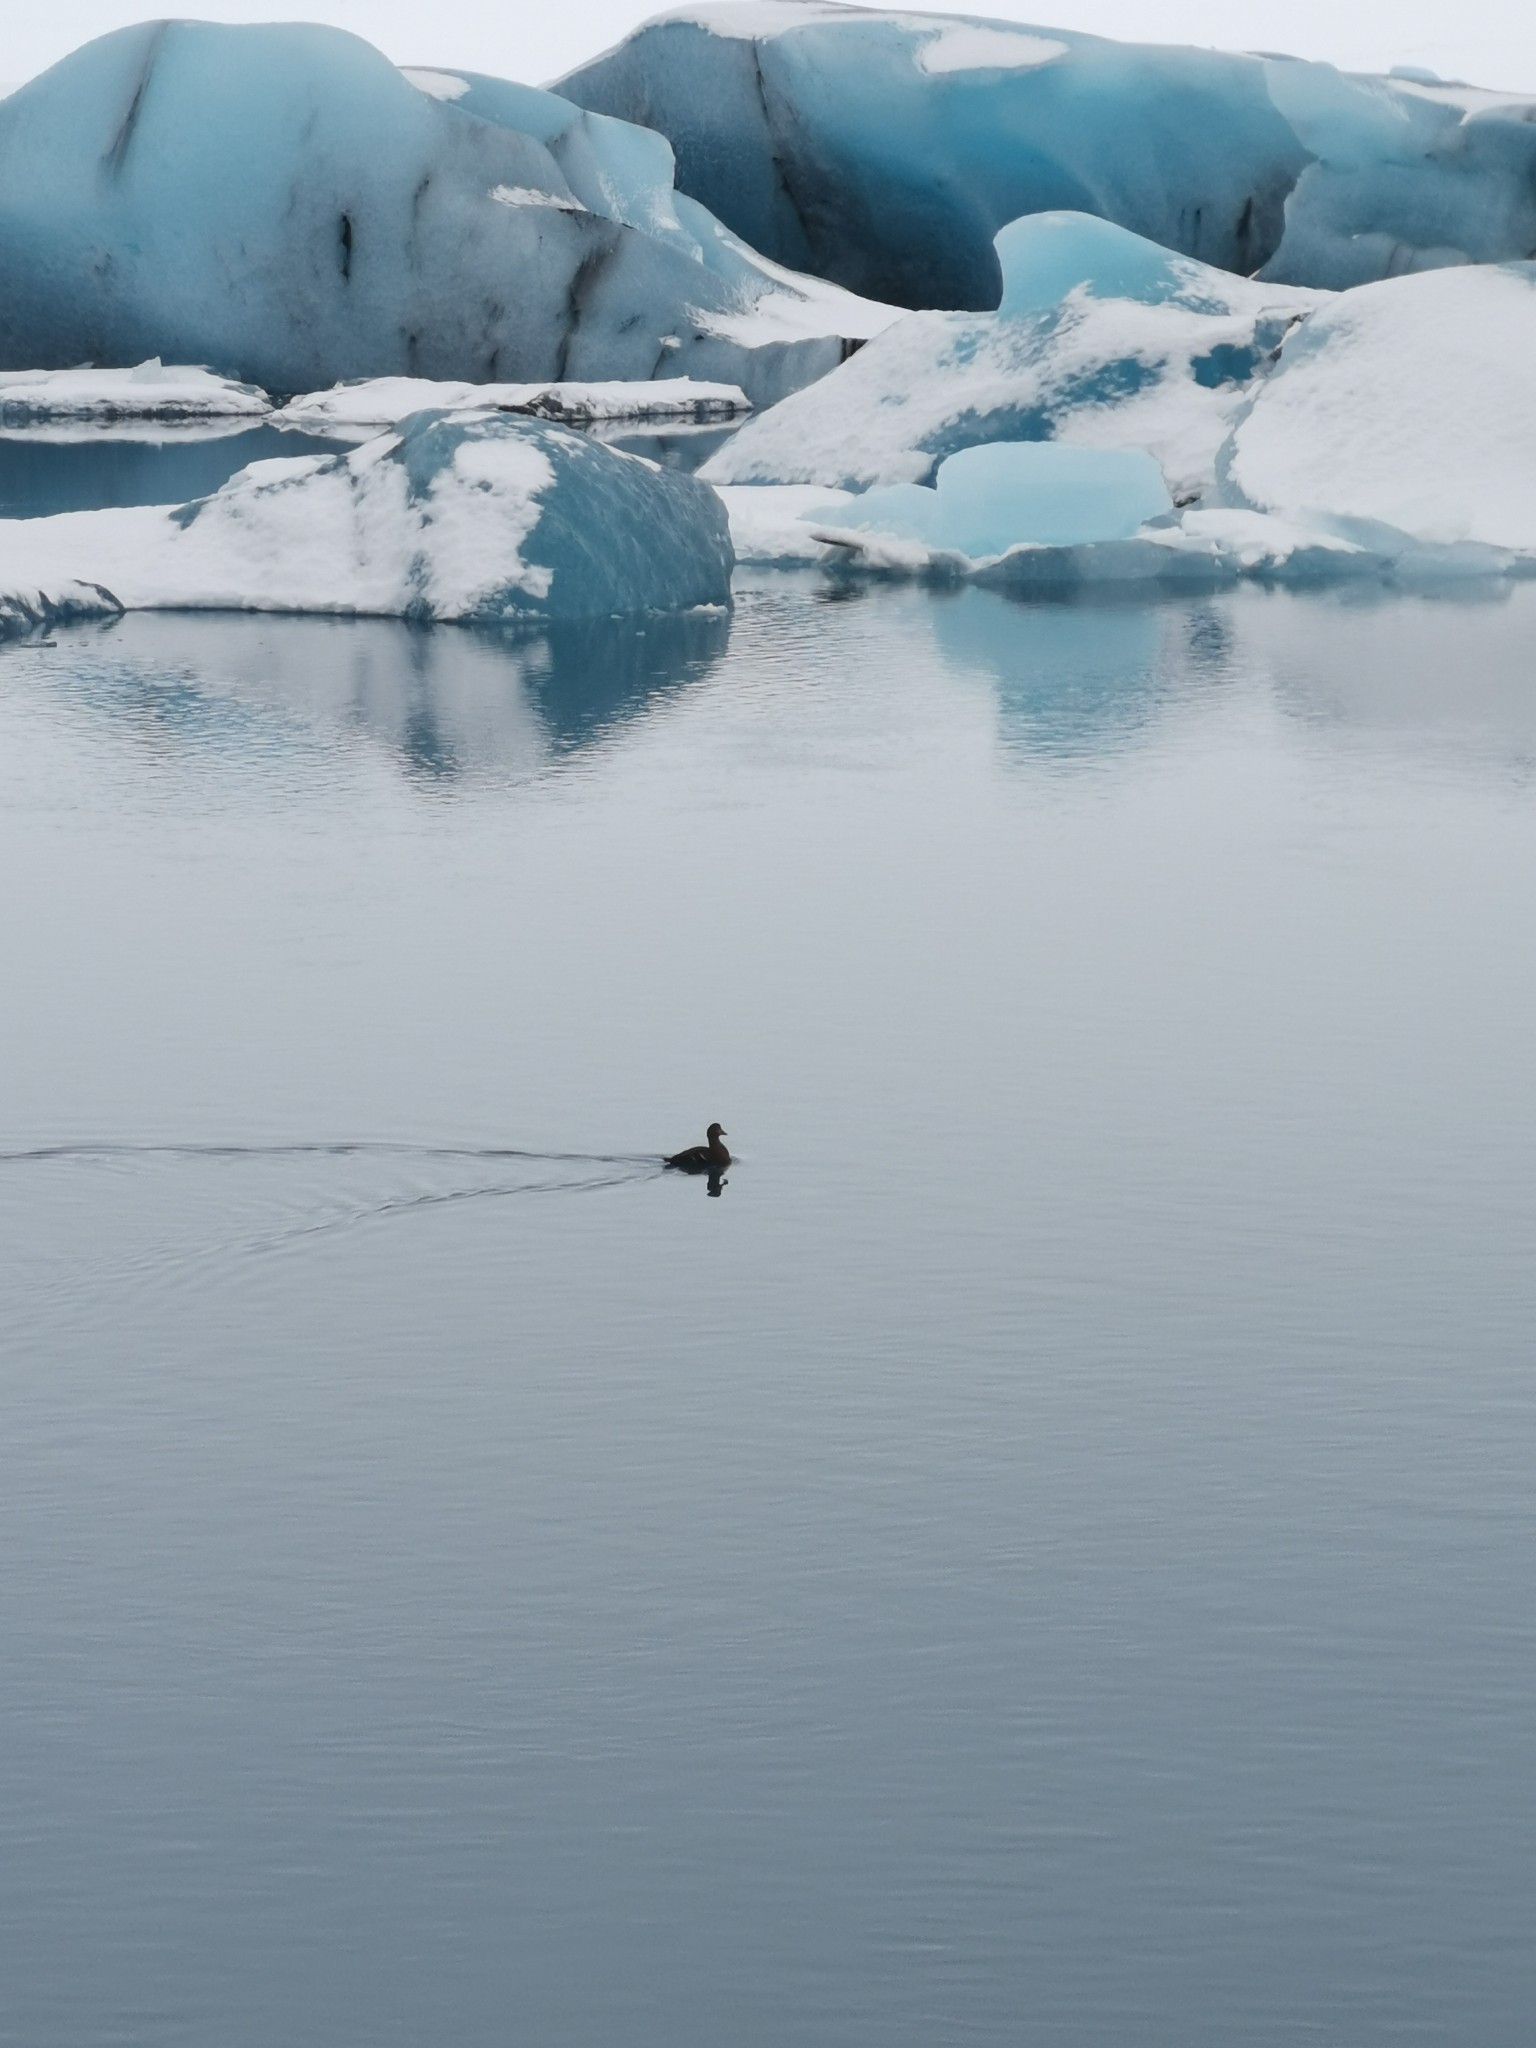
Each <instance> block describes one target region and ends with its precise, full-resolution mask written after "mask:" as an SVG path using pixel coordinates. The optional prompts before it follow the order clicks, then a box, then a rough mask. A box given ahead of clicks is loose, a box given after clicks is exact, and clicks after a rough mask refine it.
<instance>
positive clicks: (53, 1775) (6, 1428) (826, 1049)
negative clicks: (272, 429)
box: [0, 577, 1536, 2048]
mask: <svg viewBox="0 0 1536 2048" xmlns="http://www.w3.org/2000/svg"><path fill="white" fill-rule="evenodd" d="M1533 645H1536V591H1531V590H1525V591H1520V592H1517V593H1515V594H1514V595H1513V596H1512V597H1508V598H1506V599H1504V600H1501V601H1488V602H1465V603H1451V602H1430V601H1427V600H1417V599H1406V598H1399V599H1393V600H1377V599H1361V598H1359V597H1353V598H1340V597H1314V598H1301V597H1289V596H1280V595H1271V596H1265V595H1261V594H1257V593H1252V592H1249V593H1241V594H1238V595H1234V596H1231V597H1224V598H1221V599H1219V600H1216V601H1212V602H1199V603H1182V602H1181V603H1177V604H1167V605H1160V606H1150V607H1145V608H1142V607H1131V608H1123V609H1079V608H1072V607H1035V608H1025V607H1022V606H1016V605H1012V604H1010V603H1008V602H1007V601H1005V600H1003V599H1000V598H997V597H994V596H991V595H988V594H985V593H980V592H972V593H969V594H965V595H961V596H956V597H948V598H945V597H936V596H933V595H929V594H926V593H923V592H920V591H914V590H907V589H899V588H874V589H871V590H868V591H867V592H865V593H864V594H862V595H848V594H846V593H842V592H839V591H837V590H836V589H834V588H832V587H830V586H827V585H824V584H822V583H820V582H819V581H818V580H817V579H816V578H814V577H807V578H805V579H803V580H798V579H794V578H788V577H779V578H765V579H762V580H761V581H759V583H758V584H757V585H756V586H755V587H749V588H748V589H747V590H746V591H745V592H744V593H743V595H742V598H741V600H740V602H739V605H738V608H737V611H736V613H735V616H734V618H732V619H729V620H727V619H725V618H723V617H712V618H710V617H706V618H701V619H693V620H689V621H684V622H682V623H681V624H678V623H675V622H674V623H673V624H671V625H653V626H651V627H649V628H648V629H646V630H644V631H636V629H635V628H634V627H633V626H624V627H612V628H607V627H605V628H603V629H601V630H593V631H589V632H585V633H577V634H572V635H569V636H565V637H561V638H558V639H555V640H542V641H534V642H530V643H527V644H524V645H522V646H517V645H509V644H507V643H504V642H500V641H497V640H495V639H487V638H481V637H477V636H475V635H473V634H471V633H468V632H463V631H457V630H454V629H438V630H435V631H412V630H410V629H407V628H404V627H397V626H393V625H377V624H351V625H348V624H343V623H329V622H315V621H309V622H304V621H279V620H230V619H225V620H195V619H175V618H160V619H154V618H147V617H140V618H133V619H128V620H125V621H123V622H122V623H121V624H120V625H118V626H117V627H116V628H114V629H111V630H101V631H78V632H75V633H63V632H61V633H60V634H59V635H58V636H57V640H56V644H54V645H52V646H46V647H20V646H11V647H9V648H6V649H0V864H3V873H4V875H5V877H6V884H5V887H4V889H3V890H0V960H3V962H4V996H3V1001H0V1150H3V1151H4V1152H5V1153H6V1154H7V1155H8V1156H7V1157H6V1158H5V1159H4V1160H0V1420H3V1428H0V1560H3V1568H0V1958H3V1982H4V1991H3V1995H0V2041H3V2042H4V2043H7V2044H16V2048H66V2044H67V2048H107V2044H113V2048H119V2044H144V2048H167V2044H187V2048H191V2044H197V2048H207V2044H212V2043H218V2044H221V2048H277V2044H285V2048H286V2044H292V2048H310V2044H313V2048H378V2044H382V2043H400V2044H418V2043H443V2044H454V2048H481V2044H487V2048H489V2044H500V2043H505V2042H509V2041H526V2042H537V2043H558V2044H571V2048H589V2044H590V2048H719V2044H722V2043H735V2044H743V2048H748V2044H750V2048H759V2044H760V2048H785V2044H805V2048H939V2044H945V2048H948V2044H953V2043H957V2042H973V2043H983V2044H987V2048H994V2044H995V2048H1003V2044H1015V2043H1020V2042H1027V2043H1030V2044H1036V2043H1038V2044H1051V2048H1058V2044H1059V2048H1132V2044H1134V2048H1148V2044H1156V2048H1165V2044H1166V2048H1231V2044H1234V2043H1243V2044H1271V2043H1274V2044H1292V2043H1295V2044H1308V2048H1314V2044H1341V2048H1362V2044H1387V2043H1391V2044H1394V2048H1396V2044H1400V2043H1404V2042H1412V2041H1420V2042H1431V2043H1446V2044H1457V2048H1467V2044H1477V2048H1484V2044H1486V2048H1494V2044H1498V2048H1504V2044H1509V2048H1514V2044H1523V2043H1525V2042H1527V2041H1528V2040H1529V2039H1530V2034H1531V2025H1532V2019H1531V2015H1532V2013H1533V2011H1536V1951H1533V1946H1532V1942H1531V1927H1532V1924H1533V1906H1536V1619H1533V1611H1532V1586H1533V1583H1536V1508H1533V1501H1532V1477H1531V1475H1532V1471H1533V1468H1536V1379H1533V1355H1532V1354H1533V1338H1532V1331H1533V1328H1536V1260H1533V1246H1536V1090H1533V1087H1532V1083H1531V1073H1532V1063H1533V1056H1536V1055H1533V1044H1536V1034H1533V1021H1536V889H1533V886H1532V877H1533V875H1536V671H1533V662H1532V657H1531V653H1530V650H1531V648H1532V646H1533ZM714 1117H718V1118H719V1119H720V1120H721V1121H722V1122H723V1123H724V1124H725V1125H726V1127H727V1129H728V1131H729V1133H730V1138H731V1143H732V1145H733V1146H734V1147H735V1148H736V1149H737V1150H738V1151H739V1153H740V1155H741V1158H740V1163H739V1164H738V1165H737V1166H736V1167H735V1168H734V1169H733V1170H732V1172H731V1174H730V1175H729V1178H728V1180H727V1183H726V1185H725V1187H724V1190H723V1192H722V1194H721V1195H720V1196H719V1198H718V1199H711V1198H710V1197H709V1195H708V1193H707V1191H706V1189H705V1187H704V1185H703V1184H702V1183H700V1182H697V1181H686V1180H682V1179H680V1178H678V1177H676V1176H665V1177H663V1176H662V1175H660V1174H659V1172H658V1171H657V1170H656V1164H655V1155H656V1154H657V1153H659V1152H660V1151H661V1150H662V1149H663V1148H671V1147H674V1146H677V1145H681V1144H685V1143H689V1142H693V1141H694V1140H695V1139H697V1138H698V1137H700V1136H701V1135H702V1130H703V1126H704V1124H705V1123H706V1122H708V1121H709V1120H710V1119H711V1118H714ZM37 1155H41V1156H37Z"/></svg>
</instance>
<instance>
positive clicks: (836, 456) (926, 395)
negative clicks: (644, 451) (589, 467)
mask: <svg viewBox="0 0 1536 2048" xmlns="http://www.w3.org/2000/svg"><path fill="white" fill-rule="evenodd" d="M997 248H998V256H999V259H1000V264H1001V269H1002V272H1003V275H1004V280H1005V283H1004V291H1003V300H1002V305H1001V306H1000V308H999V310H998V311H997V312H996V313H909V314H908V315H906V317H905V318H904V319H901V320H899V321H897V322H896V323H895V325H894V326H892V327H890V328H888V329H887V330H886V331H885V332H884V333H883V334H881V335H879V336H877V337H876V338H875V339H874V340H873V341H871V342H870V343H869V344H868V346H867V347H865V348H863V349H861V350H860V351H859V353H858V354H857V355H856V356H853V357H851V358H850V359H849V361H847V362H846V363H844V364H843V365H842V366H841V367H840V368H839V369H836V370H834V371H832V372H831V373H830V375H828V376H827V377H824V378H823V379H822V380H821V381H820V382H819V383H816V384H813V385H811V386H810V387H809V388H808V389H806V390H804V391H799V392H796V393H794V394H793V395H792V396H791V397H789V398H787V399H785V400H784V401H783V402H782V403H781V404H780V405H777V406H775V407H774V408H773V410H772V411H771V412H768V413H764V414H761V415H759V417H757V418H756V419H754V420H749V421H748V423H747V424H746V425H745V426H744V427H743V428H742V430H741V432H740V433H739V434H737V435H736V436H734V438H733V439H732V440H731V441H730V442H729V443H728V444H727V446H726V447H724V448H723V449H721V450H720V451H719V452H718V453H717V454H715V455H714V456H713V457H711V459H710V461H709V462H708V463H707V464H706V465H705V468H704V471H703V474H704V475H705V476H706V477H707V478H708V479H709V480H710V481H711V482H712V483H721V484H753V483H783V484H787V483H824V484H830V485H834V486H836V487H838V488H842V489H860V488H863V487H867V486H869V485H873V484H896V483H926V482H928V481H930V480H931V478H932V476H933V473H934V471H935V469H936V468H937V466H938V464H939V463H940V462H941V461H943V459H944V458H945V457H946V456H948V455H953V454H954V453H956V452H957V451H958V450H959V449H961V448H966V447H971V446H974V445H976V444H978V443H982V442H988V441H1001V440H1021V441H1044V440H1059V441H1067V442H1071V443H1073V444H1074V445H1079V446H1085V447H1137V448H1143V449H1145V450H1147V451H1148V452H1149V453H1150V454H1152V455H1153V456H1154V457H1155V458H1156V460H1157V461H1158V463H1159V464H1160V466H1161V468H1162V470H1163V474H1164V476H1165V477H1166V479H1167V482H1168V487H1169V490H1170V491H1171V492H1172V494H1173V495H1174V497H1176V498H1179V499H1189V498H1192V497H1195V496H1198V495H1199V494H1200V493H1202V492H1204V491H1206V490H1207V489H1208V488H1209V487H1210V485H1211V484H1212V482H1213V480H1214V473H1215V460H1216V451H1217V449H1218V448H1219V447H1220V446H1221V444H1222V442H1223V441H1224V440H1225V438H1226V436H1227V433H1228V431H1229V430H1230V428H1231V426H1232V423H1233V421H1234V419H1235V418H1236V417H1237V415H1238V413H1239V412H1240V411H1241V410H1242V408H1243V406H1244V405H1245V403H1246V402H1247V399H1248V397H1249V395H1250V392H1251V390H1252V388H1253V385H1254V382H1255V380H1256V379H1257V378H1260V377H1261V376H1262V375H1263V374H1264V372H1265V371H1266V370H1267V369H1268V368H1269V366H1270V360H1271V358H1272V357H1273V356H1274V355H1275V352H1276V350H1277V349H1278V347H1279V345H1280V342H1281V341H1282V339H1283V338H1284V336H1285V335H1286V333H1287V332H1288V331H1289V330H1290V328H1291V327H1292V326H1293V325H1294V324H1295V323H1296V321H1298V320H1299V319H1301V318H1303V317H1304V316H1305V315H1306V314H1308V313H1310V312H1311V311H1312V310H1313V309H1314V308H1315V307H1316V306H1318V305H1319V304H1321V303H1323V302H1324V301H1323V297H1322V295H1321V294H1318V293H1315V292H1303V291H1297V290H1295V289H1293V288H1291V287H1288V286H1283V285H1262V284H1254V283H1251V282H1249V281H1248V280H1247V279H1244V278H1236V277H1232V276H1230V275H1228V274H1227V273H1226V272H1225V271H1220V270H1214V269H1212V268H1211V267H1210V266H1209V265H1207V264H1203V263H1196V262H1193V261H1192V260H1191V259H1189V258H1187V257H1182V256H1176V255H1173V254H1171V253H1170V252H1169V251H1168V250H1166V249H1162V248H1159V247H1158V246H1157V245H1156V244H1155V243H1152V242H1148V241H1146V240H1144V239H1143V238H1142V237H1140V236H1138V235H1133V234H1130V233H1129V232H1128V231H1127V230H1126V229H1124V228H1117V227H1112V226H1111V225H1110V224H1109V223H1108V222H1107V221H1101V220H1096V219H1093V218H1091V217H1090V216H1088V215H1086V214H1078V213H1047V214H1031V215H1029V216H1027V217H1026V218H1025V219H1023V220H1020V221H1015V222H1014V223H1013V224H1012V225H1011V226H1009V227H1007V228H1005V229H1004V230H1003V231H1002V233H1001V234H1000V235H999V236H998V237H997Z"/></svg>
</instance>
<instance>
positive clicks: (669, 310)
mask: <svg viewBox="0 0 1536 2048" xmlns="http://www.w3.org/2000/svg"><path fill="white" fill-rule="evenodd" d="M492 83H494V82H492ZM506 90H507V92H508V93H509V94H510V95H513V96H514V97H515V96H516V95H517V91H518V89H517V88H507V89H506ZM476 91H477V94H478V98H479V101H480V102H482V104H478V105H477V110H476V111H470V110H469V109H468V108H467V106H466V104H465V99H466V98H467V97H469V95H468V94H466V95H465V96H461V97H460V98H458V99H455V98H445V97H434V96H433V95H432V94H431V93H430V92H425V91H422V90H420V89H418V87H417V86H416V85H413V84H412V83H411V82H410V81H409V80H408V79H407V78H405V77H403V76H402V75H401V73H400V72H399V71H398V70H397V69H396V68H395V66H394V65H392V64H390V63H389V62H388V61H387V59H385V58H384V57H383V56H382V55H381V54H380V53H379V52H378V51H377V50H374V49H373V48H371V47H370V46H369V45H368V44H367V43H365V42H362V41H360V40H359V39H358V38H357V37H355V36H350V35H347V34H345V33H344V32H343V31H341V30H339V29H332V28H325V27H319V26H315V25H306V24H300V25H290V26H275V25H265V24H263V25H257V26H245V27H226V26H220V25H216V24H212V23H208V22H194V21H162V22H146V23H142V24H140V25H138V26H136V27H133V28H127V29H121V30H118V31H116V32H114V33H112V34H110V35H106V36H103V37H101V38H100V39H99V40H97V41H96V42H93V43H88V44H87V45H85V47H84V48H82V49H79V50H77V51H75V52H74V53H73V55H71V56H69V57H66V58H65V59H64V60H63V61H62V62H61V63H59V64H56V65H54V66H53V68H52V69H51V70H49V71H47V72H44V73H43V74H42V76H41V77H39V78H36V79H34V80H33V81H32V82H31V83H30V84H29V85H26V86H24V87H22V88H21V90H20V91H19V92H16V93H14V94H13V95H12V96H11V97H10V98H8V99H6V100H4V101H3V102H0V194H3V200H0V276H3V277H4V279H5V290H4V293H3V294H0V363H6V364H10V365H13V366H19V367H31V366H34V365H36V366H42V367H50V366H55V365H58V366H63V365H68V364H73V363H79V362H82V361H92V362H98V363H100V362H105V363H125V362H133V361H136V360H138V359H139V358H141V357H144V356H147V355H151V354H159V355H162V356H165V357H167V358H170V357H176V358H179V359H180V360H182V361H191V362H203V363H208V364H211V365H212V366H213V367H214V368H215V369H216V370H217V371H219V372H220V373H222V374H224V375H227V376H230V377H238V378H240V379H243V380H249V381H252V382H254V383H256V384H259V385H261V386H263V387H264V388H265V389H266V390H268V391H272V392H277V393H283V394H288V393H293V392H307V391H313V390H318V389H321V388H323V387H325V386H327V385H330V384H332V383H334V382H336V381H338V380H340V379H354V378H361V377H383V376H410V377H426V378H430V379H434V380H439V379H451V380H455V381H466V380H473V381H476V382H481V383H501V382H504V381H507V380H516V381H519V382H523V381H530V380H541V381H557V380H558V381H566V380H608V379H613V378H623V379H650V378H652V377H655V376H662V377H667V378H672V377H679V376H696V377H699V378H702V379H705V380H708V381H716V382H725V383H729V384H732V385H738V386H740V387H742V388H743V389H744V390H745V391H746V392H747V395H748V396H749V397H750V398H751V399H752V400H753V401H754V402H755V403H766V402H771V400H773V399H774V398H777V397H780V396H782V394H783V393H784V392H785V391H787V390H790V389H793V388H795V387H796V386H798V385H799V384H802V383H804V382H806V381H808V380H809V379H810V378H813V377H815V376H818V375H820V374H822V372H824V371H825V370H827V369H829V368H830V367H832V366H833V365H834V364H836V363H837V362H839V361H840V360H841V359H842V356H843V355H844V354H845V353H846V351H847V349H848V347H849V346H850V345H851V344H852V343H853V342H854V341H857V340H859V339H862V338H863V337H864V336H866V335H867V334H869V333H870V332H872V331H874V327H875V326H877V325H878V324H879V322H880V320H881V319H882V318H889V317H890V314H889V311H888V309H884V308H880V307H872V306H870V305H868V304H867V303H865V302H864V301H862V300H856V299H854V298H852V297H851V296H850V295H849V294H847V293H846V292H842V291H840V290H838V289H837V287H835V286H832V285H828V284H826V283H825V282H823V281H821V280H819V279H806V280H796V279H794V278H792V277H790V276H789V275H788V273H786V272H785V271H783V270H782V268H781V267H779V266H776V265H774V264H771V263H765V262H762V261H759V260H757V259H756V258H754V257H753V256H752V253H751V252H750V251H745V250H744V249H743V247H742V245H741V244H740V242H739V241H737V240H736V238H735V237H734V236H731V235H729V234H727V232H726V231H725V230H724V229H723V228H721V227H720V225H719V223H718V222H715V221H713V220H712V219H711V218H710V217H709V216H708V215H707V214H706V213H705V212H704V209H703V208H702V207H699V206H697V205H696V204H695V203H694V202H692V201H688V200H678V199H677V195H676V194H675V193H674V192H673V191H672V187H671V154H670V151H669V149H668V146H667V144H666V143H665V141H663V140H662V138H660V137H659V136H646V137H644V138H641V139H639V140H636V139H635V138H634V137H626V135H625V134H624V132H623V124H621V123H616V122H611V121H609V122H602V123H598V122H595V121H593V120H591V119H590V118H589V117H588V116H586V115H584V114H582V113H581V112H580V111H579V110H577V109H575V108H570V109H568V111H567V113H566V114H565V115H562V116H560V118H561V119H563V120H565V121H566V122H567V125H568V126H571V127H573V128H574V129H580V130H581V131H582V136H583V137H584V140H583V145H582V146H583V148H584V149H585V156H584V158H583V159H582V161H581V163H580V164H579V165H578V162H577V154H578V152H577V149H576V139H575V138H573V139H572V141H571V146H570V147H569V148H567V149H566V151H565V154H566V157H567V160H568V161H569V162H570V164H571V166H572V173H573V175H574V176H576V177H577V183H578V184H579V185H580V187H581V190H580V191H577V190H575V189H573V186H572V183H571V180H570V179H569V178H568V177H567V175H566V172H565V170H563V169H562V167H561V162H560V161H559V160H558V158H557V156H556V154H555V153H554V151H553V150H552V148H551V147H549V146H546V144H545V142H544V141H542V140H541V139H540V137H539V135H538V134H537V133H534V132H530V131H529V130H528V129H525V128H521V127H519V126H517V125H516V118H515V110H514V109H512V108H511V107H510V106H508V107H506V108H503V109H502V111H501V113H500V114H499V115H498V114H497V113H495V112H494V111H492V110H490V109H489V107H488V106H487V105H485V104H483V102H485V101H487V100H488V99H489V98H490V97H491V95H490V92H489V87H487V88H486V89H485V91H484V92H480V91H479V89H478V88H477V89H476ZM531 99H532V101H533V102H537V103H539V119H540V120H541V121H544V122H545V123H546V125H547V122H548V119H549V118H550V110H549V107H548V106H545V105H544V104H543V103H545V102H551V104H552V105H553V107H554V109H555V111H556V113H558V112H559V107H560V103H559V102H558V101H552V96H550V95H547V94H534V95H532V96H531ZM527 118H529V119H532V118H533V115H532V114H531V113H530V114H528V115H527ZM562 146H563V145H562ZM610 187H611V188H612V193H613V196H612V197H611V198H610V199H608V200H606V201H604V202H603V203H602V204H589V203H588V201H589V200H593V201H597V200H599V199H600V198H601V196H602V193H603V192H604V191H606V190H608V188H610ZM642 216H644V219H645V224H644V225H636V224H635V223H636V222H638V221H640V220H641V219H642ZM706 255H707V256H708V260H707V261H706V260H705V259H706Z"/></svg>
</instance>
